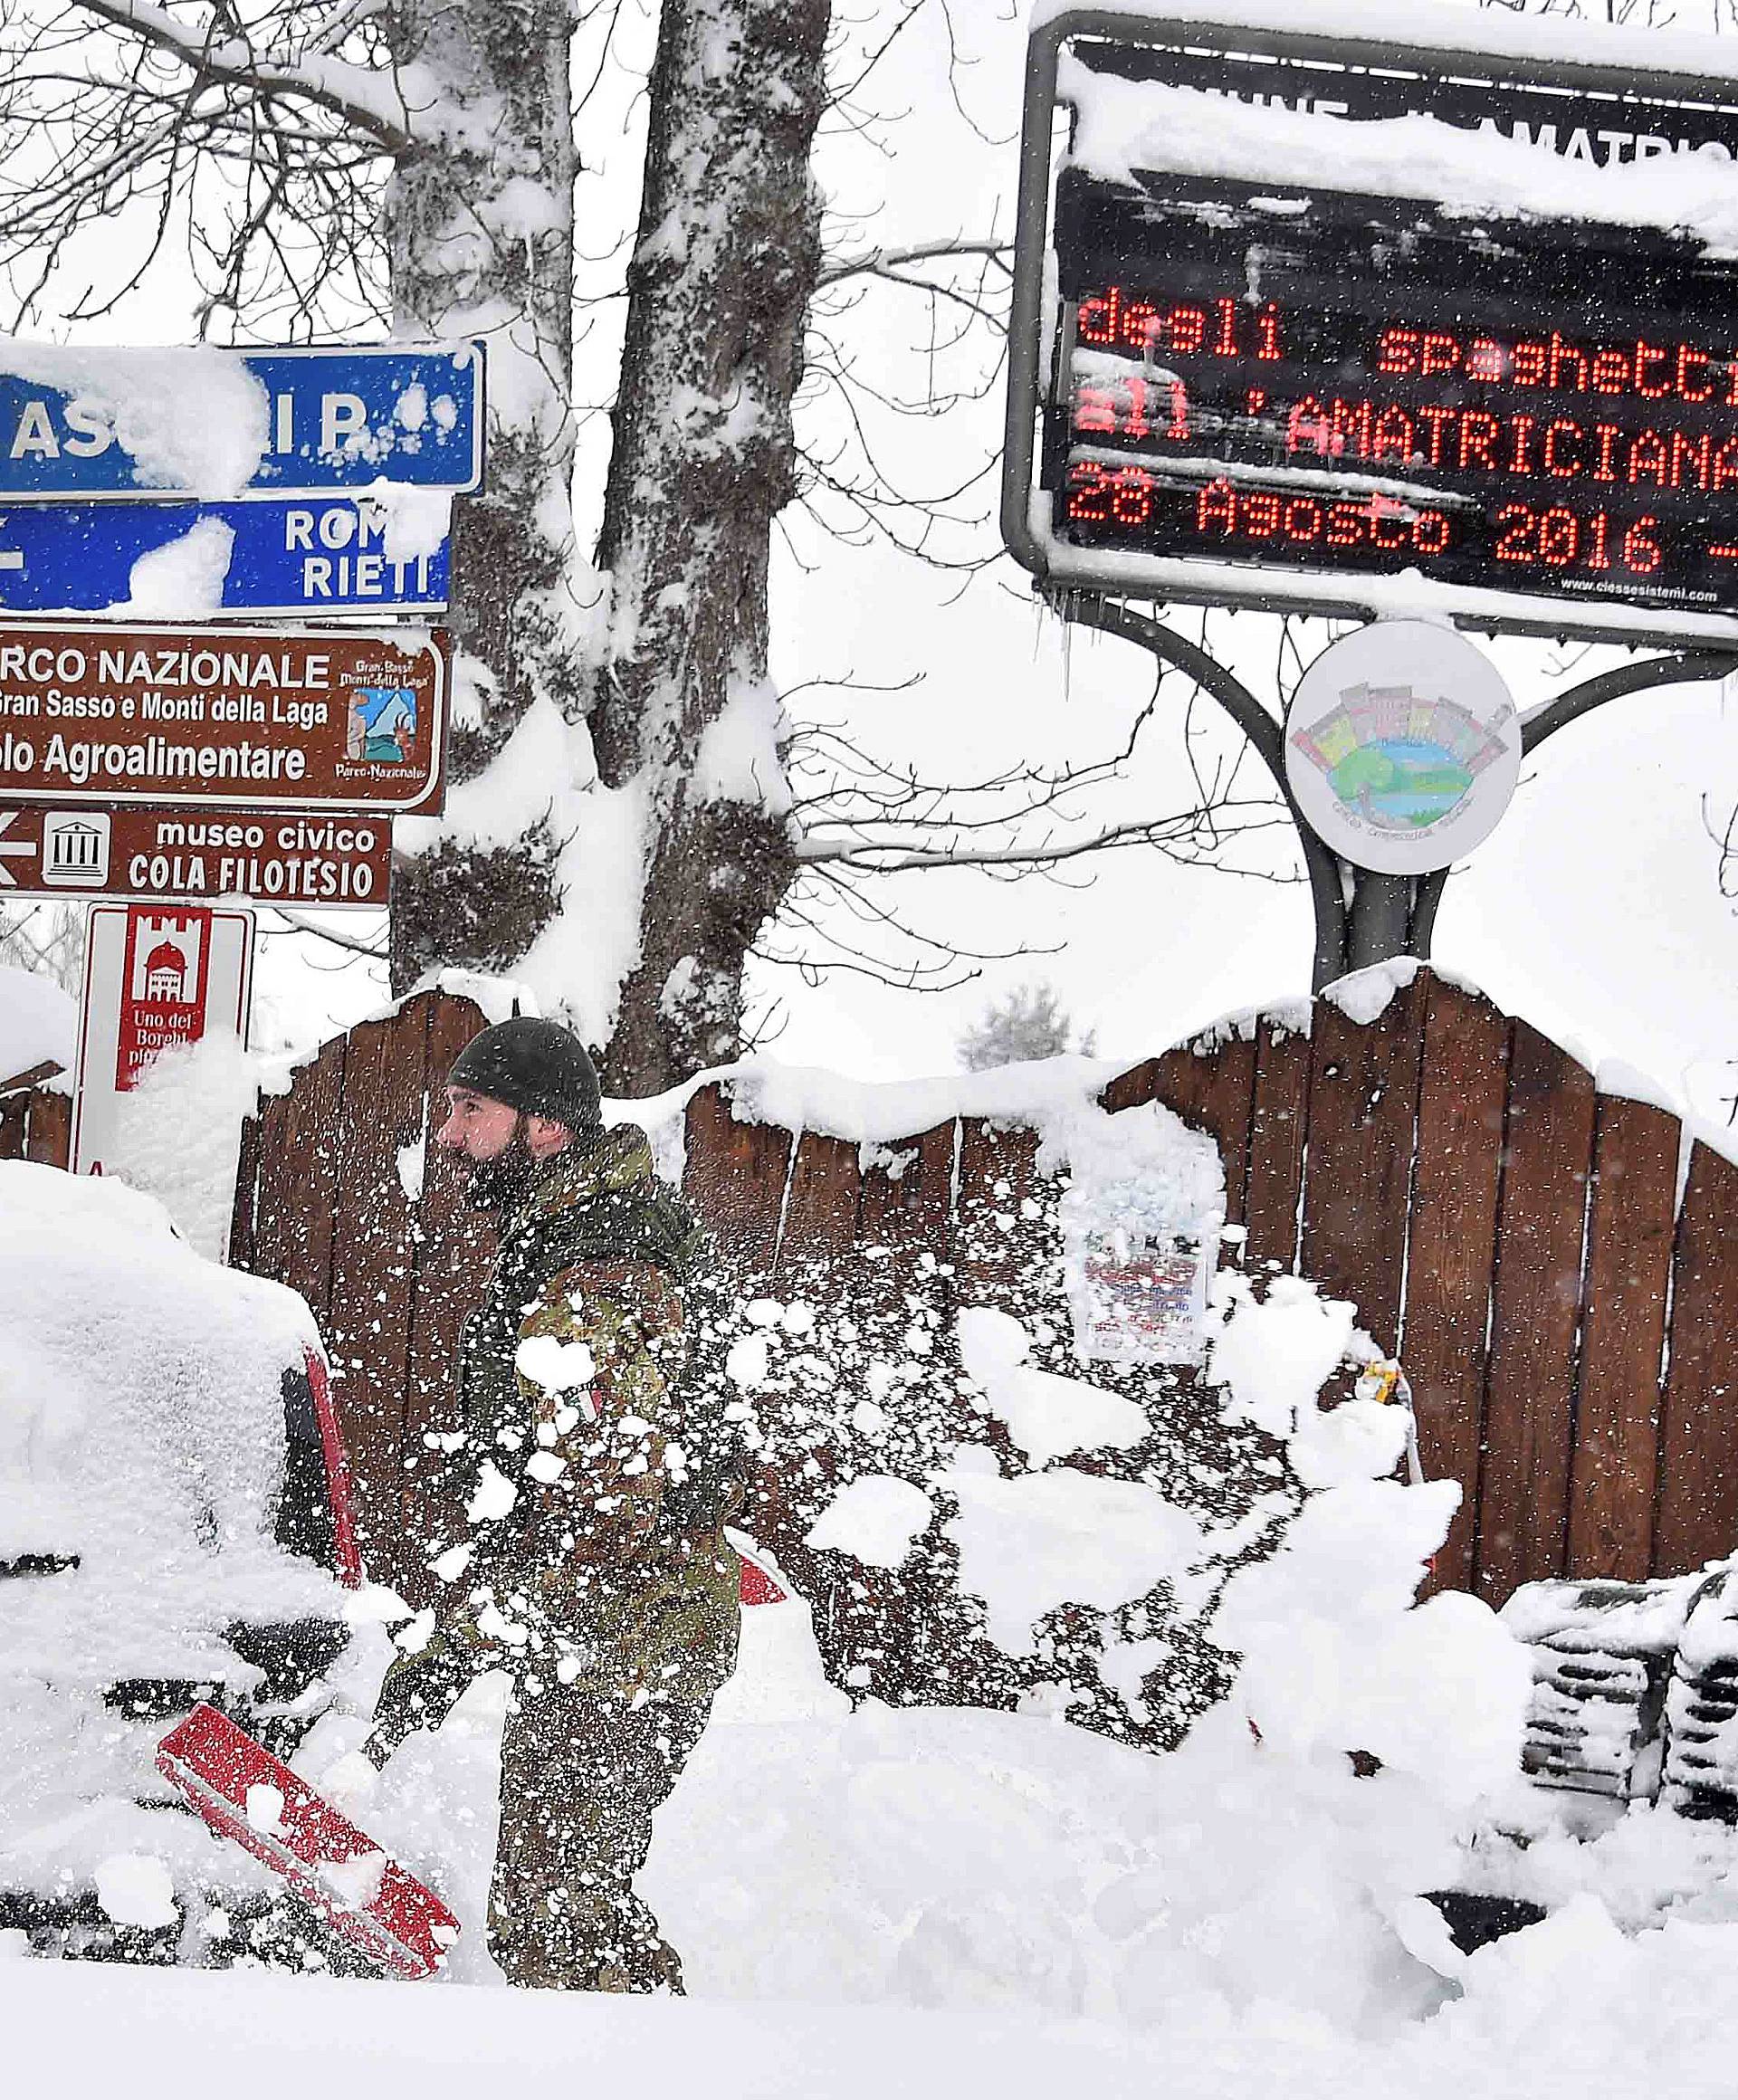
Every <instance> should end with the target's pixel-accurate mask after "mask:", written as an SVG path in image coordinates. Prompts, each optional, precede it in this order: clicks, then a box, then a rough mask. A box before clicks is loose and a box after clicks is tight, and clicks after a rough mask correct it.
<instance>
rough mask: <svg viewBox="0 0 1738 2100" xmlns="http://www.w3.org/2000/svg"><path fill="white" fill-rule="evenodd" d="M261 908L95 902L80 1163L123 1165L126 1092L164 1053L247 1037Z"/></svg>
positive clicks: (75, 1138) (77, 1124) (84, 1023)
mask: <svg viewBox="0 0 1738 2100" xmlns="http://www.w3.org/2000/svg"><path fill="white" fill-rule="evenodd" d="M252 978H253V913H252V912H241V911H214V910H211V909H209V908H208V907H205V906H203V905H183V904H170V905H148V904H127V905H110V904H97V905H93V906H92V907H91V914H90V929H89V937H88V939H87V940H86V943H85V960H84V996H83V998H82V1001H81V1006H80V1020H79V1063H78V1088H77V1093H76V1094H75V1097H74V1101H73V1110H72V1171H73V1172H74V1173H75V1174H106V1173H110V1172H112V1171H113V1170H114V1168H115V1165H116V1163H117V1160H118V1158H119V1153H118V1150H117V1146H118V1142H119V1141H120V1140H121V1139H122V1136H123V1132H122V1128H121V1125H122V1121H123V1116H124V1104H125V1102H126V1097H127V1096H128V1095H129V1094H130V1093H132V1092H133V1091H134V1090H135V1088H136V1087H137V1086H138V1083H139V1081H140V1079H141V1078H142V1077H143V1076H144V1074H145V1073H146V1071H147V1070H148V1067H149V1065H150V1064H151V1061H152V1060H153V1059H154V1058H155V1057H156V1056H157V1055H158V1053H159V1052H161V1051H163V1050H166V1049H168V1048H171V1047H177V1046H180V1045H188V1044H193V1043H199V1042H203V1041H205V1039H206V1038H207V1037H209V1036H218V1035H227V1036H232V1037H234V1039H235V1040H236V1041H237V1042H239V1043H242V1044H244V1045H245V1043H246V1041H247V1023H248V1003H249V996H250V991H251V988H252Z"/></svg>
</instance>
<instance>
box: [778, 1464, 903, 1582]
mask: <svg viewBox="0 0 1738 2100" xmlns="http://www.w3.org/2000/svg"><path fill="white" fill-rule="evenodd" d="M934 1516H935V1504H934V1503H932V1502H931V1500H930V1498H929V1496H928V1495H927V1494H924V1492H923V1490H922V1488H921V1487H916V1486H913V1485H912V1483H911V1482H910V1481H909V1480H898V1479H895V1478H894V1476H893V1475H892V1474H890V1473H864V1474H859V1475H858V1476H857V1478H856V1479H855V1480H854V1481H851V1482H850V1483H849V1484H847V1485H846V1486H845V1487H843V1488H841V1489H840V1490H839V1492H838V1494H836V1496H835V1497H834V1498H833V1501H832V1502H831V1503H829V1504H828V1506H827V1510H826V1514H825V1515H824V1516H822V1517H820V1518H818V1519H817V1520H816V1522H815V1523H813V1524H812V1525H810V1527H809V1531H808V1536H807V1540H806V1541H805V1543H806V1544H807V1545H810V1546H813V1547H814V1548H815V1549H816V1551H817V1552H833V1553H849V1554H850V1555H851V1556H852V1558H853V1559H854V1560H857V1561H862V1562H863V1563H864V1566H865V1567H869V1568H897V1567H899V1566H900V1565H901V1563H902V1562H903V1561H905V1560H907V1559H908V1558H909V1556H910V1554H911V1551H912V1547H913V1546H914V1545H915V1544H916V1543H917V1542H918V1540H919V1539H920V1538H922V1535H923V1533H924V1532H926V1531H928V1530H929V1528H930V1524H931V1521H932V1520H933V1518H934Z"/></svg>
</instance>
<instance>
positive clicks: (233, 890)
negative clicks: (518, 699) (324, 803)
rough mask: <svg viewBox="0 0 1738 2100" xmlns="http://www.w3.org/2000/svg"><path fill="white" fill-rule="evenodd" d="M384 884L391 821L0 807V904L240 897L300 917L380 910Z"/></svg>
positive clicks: (250, 812)
mask: <svg viewBox="0 0 1738 2100" xmlns="http://www.w3.org/2000/svg"><path fill="white" fill-rule="evenodd" d="M391 879H392V819H391V817H390V816H357V815H355V814H354V813H351V812H349V811H344V812H333V811H329V810H323V809H311V810H297V809H272V810H263V809H204V808H188V807H177V808H157V809H141V808H136V807H133V806H132V805H131V804H127V803H121V804H116V805H114V806H112V807H109V808H101V807H95V806H92V805H91V804H73V805H70V806H68V807H62V808H57V809H46V808H43V807H42V806H41V805H40V804H33V805H30V806H26V807H20V806H17V805H11V806H9V805H7V804H6V803H5V802H0V900H4V899H5V898H8V897H16V896H27V897H60V898H62V899H65V900H68V901H69V902H70V901H73V900H77V901H80V902H82V901H84V900H86V899H91V898H104V899H108V900H110V901H112V902H121V903H155V902H158V901H159V900H161V901H173V902H177V903H195V904H203V903H210V902H215V900H216V899H218V898H220V897H246V898H249V899H251V900H253V901H254V902H261V903H268V904H282V905H285V906H288V907H291V908H292V909H296V910H301V911H320V912H330V911H345V910H349V911H356V910H361V909H364V908H367V909H371V910H375V911H378V910H380V909H382V908H383V907H384V906H385V904H386V902H387V891H388V889H389V887H390V884H391Z"/></svg>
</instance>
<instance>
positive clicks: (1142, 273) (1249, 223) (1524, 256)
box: [1004, 31, 1738, 634]
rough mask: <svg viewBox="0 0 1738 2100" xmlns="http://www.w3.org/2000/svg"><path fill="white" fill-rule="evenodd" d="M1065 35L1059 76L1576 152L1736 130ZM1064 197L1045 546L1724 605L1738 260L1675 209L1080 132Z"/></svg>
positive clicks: (1054, 227)
mask: <svg viewBox="0 0 1738 2100" xmlns="http://www.w3.org/2000/svg"><path fill="white" fill-rule="evenodd" d="M1156 33H1157V32H1156V31H1155V34H1156ZM1068 56H1069V60H1070V62H1072V64H1073V67H1074V70H1073V72H1072V74H1071V79H1072V81H1073V83H1074V94H1075V95H1076V96H1083V95H1085V94H1088V93H1090V92H1091V90H1092V83H1093V77H1094V74H1096V75H1099V76H1102V77H1103V78H1104V79H1106V80H1109V81H1114V82H1115V84H1116V88H1117V91H1119V92H1121V93H1122V95H1123V96H1124V97H1125V100H1126V97H1127V94H1128V91H1129V88H1130V86H1131V84H1137V83H1140V82H1142V81H1155V82H1157V83H1159V84H1160V85H1162V86H1166V87H1171V88H1176V87H1185V88H1193V89H1197V90H1206V91H1209V92H1212V93H1215V94H1218V95H1222V96H1225V97H1227V98H1229V99H1235V100H1238V101H1240V102H1242V103H1244V104H1248V103H1250V102H1252V101H1256V100H1265V101H1266V102H1269V103H1280V104H1284V106H1285V107H1287V108H1288V109H1293V110H1317V111H1325V112H1326V113H1328V114H1331V115H1332V116H1335V117H1338V118H1340V119H1344V120H1347V121H1350V122H1357V121H1360V120H1369V119H1380V118H1385V117H1393V116H1399V115H1408V114H1424V115H1430V116H1434V117H1437V118H1438V119H1444V120H1446V121H1447V122H1448V123H1451V124H1453V125H1455V126H1456V128H1458V129H1463V130H1484V131H1486V132H1494V133H1497V134H1499V135H1501V136H1503V137H1504V138H1511V139H1516V138H1518V139H1520V140H1522V141H1523V143H1524V144H1526V145H1529V146H1532V147H1533V148H1535V149H1536V150H1538V151H1539V152H1541V153H1545V152H1552V151H1554V153H1555V154H1556V156H1557V158H1558V160H1559V161H1560V162H1561V160H1562V159H1564V158H1568V159H1569V160H1571V161H1573V160H1576V159H1584V160H1586V161H1587V162H1588V163H1589V164H1590V165H1597V166H1600V167H1607V166H1610V165H1612V164H1623V163H1627V162H1629V161H1635V160H1656V159H1660V158H1663V157H1665V156H1667V155H1682V154H1690V153H1694V154H1697V155H1701V156H1709V157H1716V158H1720V159H1724V160H1732V159H1734V158H1738V110H1733V109H1730V108H1722V107H1719V106H1715V105H1714V104H1712V103H1711V102H1710V101H1708V100H1704V101H1703V102H1702V103H1701V105H1700V106H1699V107H1695V106H1692V105H1689V104H1685V105H1684V106H1681V107H1676V106H1671V105H1668V104H1666V103H1665V102H1663V101H1661V100H1658V99H1655V100H1647V97H1646V96H1638V97H1632V98H1630V99H1629V100H1628V101H1620V100H1618V99H1617V98H1616V97H1612V96H1608V97H1606V98H1605V99H1604V100H1601V99H1600V97H1598V96H1591V95H1590V96H1580V95H1575V94H1571V93H1567V92H1564V91H1561V89H1560V90H1559V91H1556V92H1554V93H1552V92H1550V91H1546V90H1544V89H1542V88H1541V87H1540V86H1539V85H1538V83H1537V82H1536V81H1534V82H1532V83H1526V82H1523V83H1520V84H1515V83H1513V82H1504V81H1501V80H1486V81H1476V80H1474V81H1469V80H1467V79H1466V77H1464V74H1462V70H1461V68H1460V67H1459V65H1458V64H1457V63H1456V64H1455V65H1454V66H1452V67H1451V66H1450V65H1449V64H1448V63H1447V62H1445V63H1444V65H1443V66H1442V68H1441V72H1442V73H1443V74H1444V75H1451V74H1460V75H1461V77H1432V76H1429V75H1427V74H1426V73H1424V72H1422V71H1420V72H1417V73H1415V74H1410V75H1408V74H1406V73H1405V72H1404V69H1397V71H1396V72H1395V73H1394V74H1393V76H1392V77H1384V76H1380V75H1375V74H1370V73H1367V72H1360V71H1357V70H1355V69H1345V68H1342V70H1341V71H1340V72H1337V73H1336V72H1334V71H1333V70H1332V67H1331V66H1330V64H1329V63H1328V62H1327V61H1326V60H1325V59H1324V58H1323V57H1322V56H1320V55H1317V56H1316V57H1315V58H1314V59H1313V60H1312V61H1310V62H1308V63H1307V64H1306V63H1305V62H1304V61H1303V60H1302V59H1288V57H1287V55H1286V54H1285V53H1284V52H1278V53H1276V52H1274V51H1273V50H1271V49H1270V50H1268V51H1266V52H1263V53H1260V54H1256V55H1251V54H1249V53H1248V52H1243V53H1239V52H1232V51H1225V52H1202V51H1201V50H1200V49H1198V48H1196V49H1192V50H1187V49H1183V48H1180V47H1179V48H1166V47H1163V46H1162V45H1160V46H1158V47H1153V46H1148V45H1137V44H1134V43H1130V42H1127V41H1115V40H1112V39H1110V38H1107V37H1103V36H1100V37H1098V38H1084V37H1079V38H1076V39H1075V40H1074V42H1073V43H1071V44H1070V46H1069V52H1068ZM1083 82H1084V86H1083V85H1082V83H1083ZM1031 122H1032V113H1031V110H1030V109H1028V129H1029V128H1030V125H1031ZM1160 138H1162V131H1160ZM1555 173H1556V169H1555V168H1554V167H1553V168H1552V174H1553V175H1554V174H1555ZM1053 197H1054V201H1053V205H1052V206H1051V214H1050V216H1051V224H1050V227H1049V238H1048V242H1047V243H1046V245H1047V254H1046V270H1045V277H1046V283H1045V287H1044V300H1045V302H1046V304H1047V307H1048V310H1047V311H1046V312H1044V313H1043V314H1042V315H1041V316H1040V318H1041V320H1042V321H1043V324H1044V330H1045V333H1044V342H1045V345H1046V352H1047V354H1046V356H1045V358H1044V359H1043V361H1042V363H1041V364H1040V365H1038V366H1037V368H1036V370H1035V372H1034V378H1035V381H1036V387H1035V391H1036V409H1037V415H1036V426H1037V427H1036V443H1035V444H1033V445H1031V446H1030V448H1029V452H1030V457H1029V461H1028V463H1027V469H1026V471H1027V490H1028V492H1029V493H1028V500H1027V518H1028V519H1036V520H1039V521H1040V525H1041V528H1042V530H1041V531H1040V532H1039V533H1038V535H1037V536H1036V537H1037V539H1038V540H1039V541H1040V542H1041V543H1042V544H1040V545H1039V546H1038V547H1037V549H1036V551H1037V554H1038V556H1039V558H1041V559H1042V560H1043V561H1044V562H1045V563H1046V565H1047V566H1048V567H1049V568H1050V569H1051V570H1052V572H1053V573H1054V574H1055V575H1056V576H1057V577H1058V578H1066V579H1067V580H1070V581H1079V582H1082V583H1086V584H1091V583H1094V582H1096V583H1098V584H1099V585H1100V586H1101V587H1110V588H1120V589H1130V588H1134V589H1140V588H1142V587H1148V588H1151V592H1152V595H1155V596H1173V595H1174V596H1178V597H1189V596H1190V595H1194V596H1197V597H1207V598H1213V597H1224V598H1228V599H1230V600H1231V601H1232V602H1237V601H1238V600H1239V599H1241V600H1242V601H1243V602H1253V603H1269V604H1282V605H1283V604H1294V605H1297V606H1299V607H1300V609H1304V608H1308V609H1318V610H1323V609H1341V608H1342V607H1343V608H1345V609H1351V610H1359V609H1382V610H1389V609H1392V606H1391V604H1390V603H1389V602H1388V601H1385V600H1384V599H1382V598H1381V597H1380V590H1375V591H1373V590H1372V589H1371V587H1370V582H1369V579H1371V578H1391V577H1396V576H1399V574H1400V573H1401V572H1413V575H1414V577H1415V578H1422V579H1424V580H1425V582H1426V583H1427V584H1428V586H1431V587H1437V598H1436V600H1435V601H1434V602H1436V603H1437V604H1439V605H1440V606H1441V609H1444V610H1448V611H1454V612H1456V613H1458V614H1459V615H1460V616H1463V617H1469V618H1477V619H1478V620H1479V622H1480V624H1485V625H1493V626H1511V627H1515V628H1523V629H1524V628H1528V627H1533V628H1536V629H1540V630H1549V629H1552V628H1557V627H1579V628H1580V629H1581V630H1583V631H1587V632H1599V631H1602V630H1603V629H1604V628H1609V631H1612V632H1627V633H1635V634H1638V633H1641V632H1655V631H1657V632H1659V633H1662V634H1670V633H1676V632H1690V631H1697V630H1698V629H1699V628H1700V627H1702V626H1703V625H1704V624H1705V622H1706V621H1707V619H1708V617H1709V616H1714V618H1715V619H1717V618H1718V617H1719V616H1723V615H1730V614H1733V613H1734V612H1738V265H1734V264H1733V262H1726V261H1719V260H1714V259H1712V258H1711V257H1710V256H1709V255H1708V254H1707V253H1706V252H1705V250H1704V249H1703V247H1702V246H1701V245H1700V244H1699V243H1695V242H1693V241H1691V240H1689V239H1687V238H1685V237H1684V236H1682V235H1679V234H1673V233H1671V232H1669V231H1666V230H1655V229H1652V228H1648V227H1646V226H1626V227H1622V228H1618V227H1613V226H1609V225H1600V224H1594V223H1591V222H1583V221H1580V220H1568V219H1564V218H1562V217H1561V216H1545V215H1540V216H1537V217H1529V216H1527V215H1524V214H1517V215H1514V216H1513V217H1501V218H1499V217H1496V216H1494V215H1490V214H1486V215H1483V216H1480V217H1476V218H1473V217H1470V216H1468V215H1465V214H1461V215H1456V213H1455V212H1453V211H1451V210H1448V209H1446V208H1444V207H1442V206H1440V205H1437V204H1435V203H1432V202H1430V201H1428V200H1425V201H1420V200H1418V199H1417V198H1409V197H1405V196H1393V195H1386V196H1371V195H1368V194H1359V193H1358V192H1356V191H1355V190H1352V189H1335V188H1331V187H1327V186H1320V187H1316V186H1312V187H1310V188H1308V189H1307V190H1300V189H1297V188H1295V187H1294V186H1292V185H1291V184H1288V183H1286V182H1283V181H1275V178H1274V177H1272V176H1271V174H1270V175H1269V177H1268V178H1267V179H1266V181H1265V182H1262V181H1259V180H1257V179H1256V178H1255V177H1254V174H1253V171H1252V178H1251V179H1250V180H1249V181H1247V182H1243V181H1232V180H1229V179H1227V178H1224V177H1218V176H1214V177H1203V176H1198V175H1185V174H1180V173H1178V172H1175V171H1170V170H1165V169H1159V170H1148V169H1146V168H1144V167H1141V166H1140V165H1139V164H1138V163H1136V164H1134V165H1133V166H1132V167H1128V168H1123V169H1120V170H1117V171H1114V172H1113V174H1111V175H1108V176H1107V175H1106V174H1104V173H1103V172H1102V171H1095V170H1094V169H1093V167H1091V166H1082V165H1077V164H1076V163H1075V162H1074V160H1072V159H1071V158H1069V157H1067V156H1066V155H1065V156H1064V157H1063V159H1062V163H1061V166H1060V167H1059V169H1058V170H1057V172H1056V175H1055V186H1054V193H1053ZM1027 415H1028V416H1030V415H1031V408H1030V406H1028V409H1027ZM1015 417H1016V411H1015V410H1014V409H1012V408H1011V409H1010V434H1011V437H1012V435H1013V434H1014V431H1015ZM1032 494H1036V496H1037V497H1038V498H1039V499H1040V501H1038V502H1037V503H1036V504H1034V503H1032V502H1031V501H1030V500H1029V496H1030V495H1032ZM1012 514H1013V512H1012V506H1005V513H1004V515H1005V522H1006V521H1007V520H1008V519H1009V518H1010V516H1012ZM1021 537H1022V536H1021V534H1020V533H1019V532H1018V531H1010V532H1009V539H1010V544H1012V545H1014V546H1015V550H1016V551H1017V552H1018V553H1021V554H1022V558H1027V559H1028V562H1029V565H1030V566H1034V567H1037V566H1039V560H1038V559H1034V558H1033V535H1032V534H1030V533H1027V535H1026V536H1025V537H1026V539H1027V547H1026V549H1024V550H1023V549H1022V547H1021V545H1020V539H1021ZM1206 564H1211V565H1213V567H1212V571H1211V575H1212V578H1213V579H1214V580H1212V581H1203V582H1200V583H1199V584H1198V585H1197V586H1196V587H1195V588H1194V589H1193V590H1192V591H1191V588H1190V587H1189V578H1190V577H1191V575H1196V576H1205V575H1206V571H1205V569H1204V568H1201V567H1200V565H1206ZM1179 565H1184V566H1179ZM1149 578H1151V581H1149V580H1148V579H1149ZM1523 601H1527V602H1523ZM1547 601H1548V602H1547ZM1616 607H1622V608H1625V609H1624V611H1623V612H1622V613H1621V614H1618V615H1617V616H1615V617H1614V616H1613V608H1616ZM1638 613H1639V614H1640V616H1641V617H1640V619H1639V620H1638V618H1637V615H1638Z"/></svg>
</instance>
